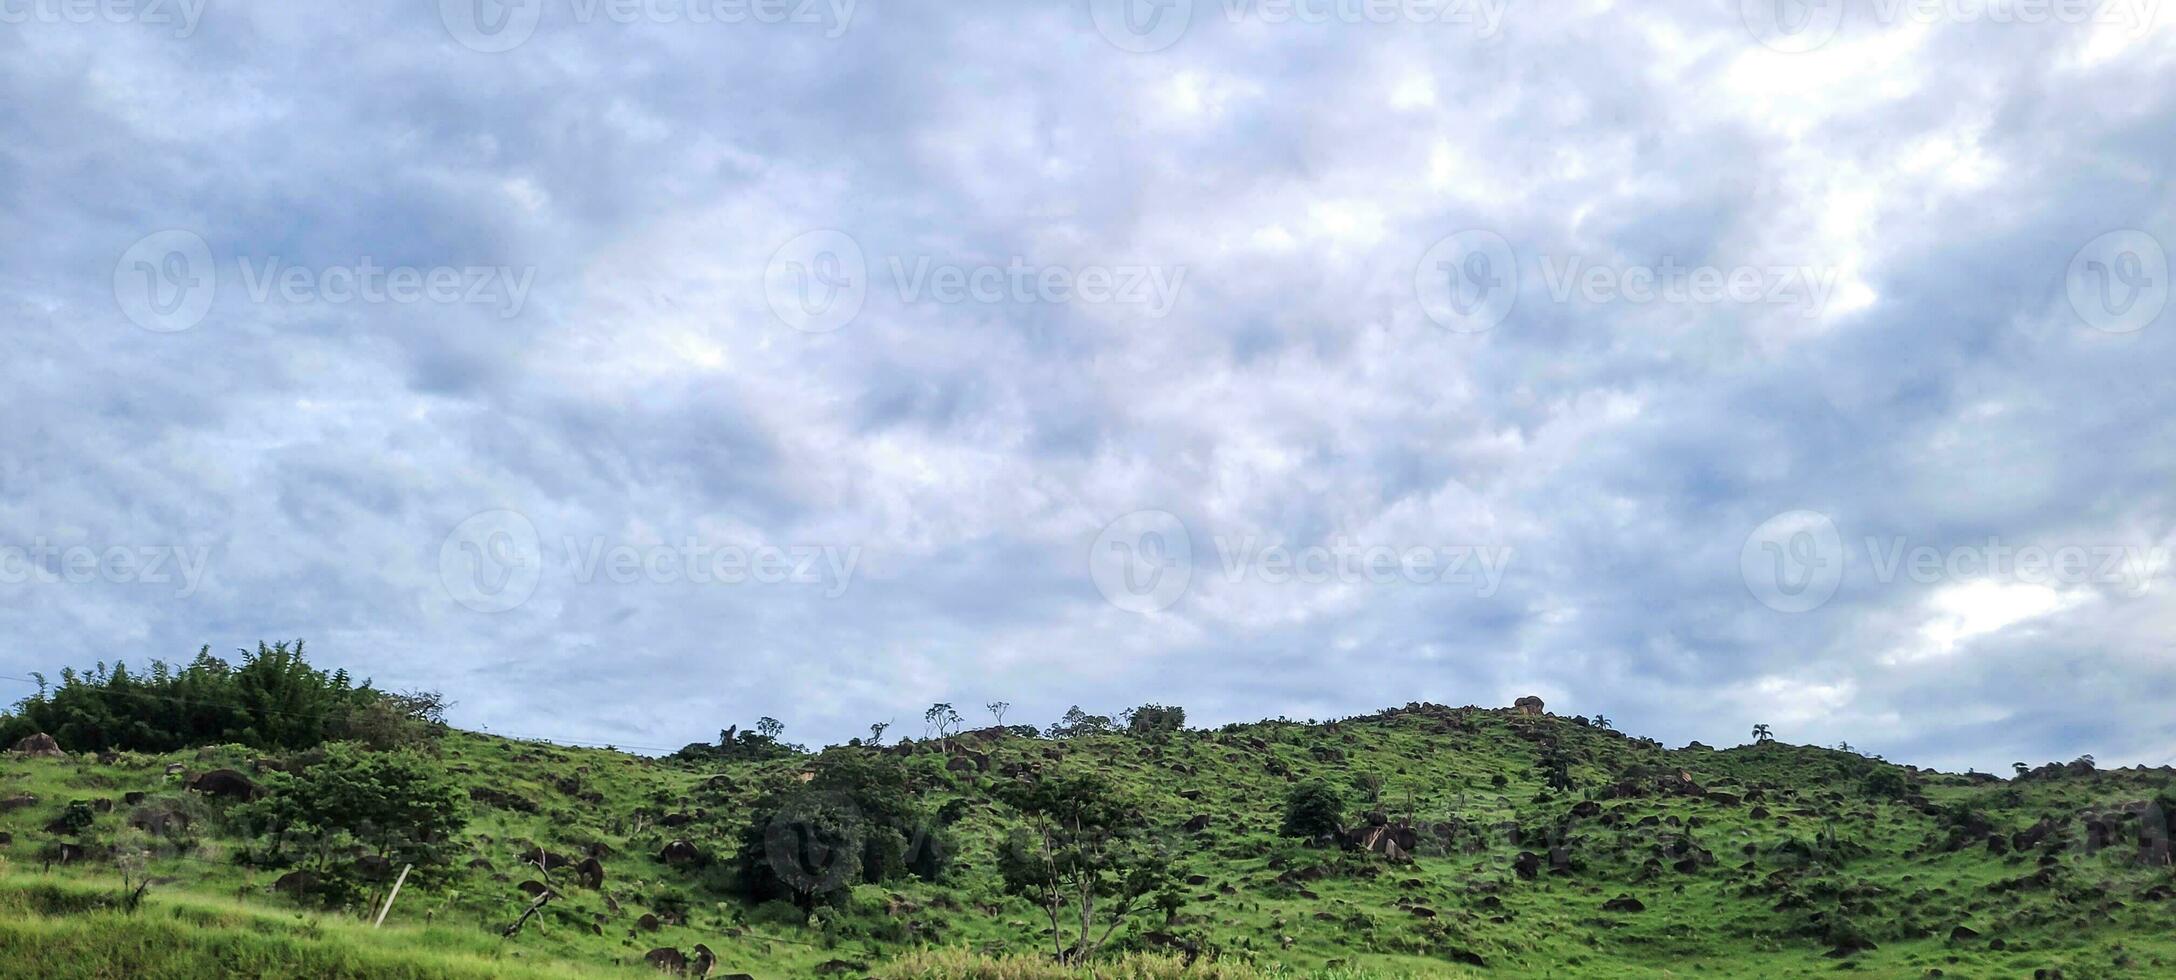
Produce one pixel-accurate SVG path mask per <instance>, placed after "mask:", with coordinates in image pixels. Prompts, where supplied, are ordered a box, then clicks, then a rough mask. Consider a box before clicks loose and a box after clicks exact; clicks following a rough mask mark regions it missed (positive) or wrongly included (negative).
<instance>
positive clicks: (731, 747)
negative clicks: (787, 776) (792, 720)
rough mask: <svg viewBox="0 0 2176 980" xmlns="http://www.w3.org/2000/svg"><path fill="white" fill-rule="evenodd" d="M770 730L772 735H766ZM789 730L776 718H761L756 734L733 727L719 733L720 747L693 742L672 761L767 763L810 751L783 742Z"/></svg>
mask: <svg viewBox="0 0 2176 980" xmlns="http://www.w3.org/2000/svg"><path fill="white" fill-rule="evenodd" d="M765 722H769V723H770V724H769V725H766V724H764V723H765ZM773 726H775V727H773ZM766 730H768V731H769V734H765V732H766ZM785 730H786V726H785V725H784V724H781V723H780V722H779V721H778V719H776V718H760V719H757V721H756V727H755V729H754V730H752V731H745V732H744V731H741V730H740V726H739V725H733V726H730V727H728V728H726V729H725V730H723V731H720V732H719V733H718V744H716V745H705V744H703V743H701V742H689V743H688V744H686V745H683V746H681V747H680V751H678V752H675V753H673V754H672V755H671V756H669V758H673V759H679V760H682V761H686V762H764V761H768V760H771V759H785V758H791V757H793V756H797V755H800V754H802V753H803V752H804V751H806V750H805V749H803V748H802V747H801V746H798V745H793V744H790V743H787V742H782V741H779V738H778V736H779V735H780V734H782V733H784V732H785Z"/></svg>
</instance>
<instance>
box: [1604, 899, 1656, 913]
mask: <svg viewBox="0 0 2176 980" xmlns="http://www.w3.org/2000/svg"><path fill="white" fill-rule="evenodd" d="M1602 911H1604V912H1645V911H1647V905H1646V903H1643V902H1641V901H1640V900H1639V899H1636V898H1633V897H1632V896H1630V895H1619V896H1617V897H1616V898H1612V899H1610V900H1609V901H1606V902H1603V903H1602Z"/></svg>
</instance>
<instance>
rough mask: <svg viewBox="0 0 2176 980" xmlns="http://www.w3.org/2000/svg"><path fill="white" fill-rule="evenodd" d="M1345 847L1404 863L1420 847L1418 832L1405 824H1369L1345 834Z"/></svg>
mask: <svg viewBox="0 0 2176 980" xmlns="http://www.w3.org/2000/svg"><path fill="white" fill-rule="evenodd" d="M1345 845H1346V846H1347V847H1350V848H1352V849H1353V850H1356V851H1372V852H1374V853H1376V854H1380V855H1382V856H1384V857H1386V858H1389V859H1390V860H1392V861H1406V860H1410V859H1411V858H1412V857H1413V850H1414V848H1417V847H1419V846H1420V831H1418V830H1416V829H1414V828H1413V827H1410V826H1408V825H1405V824H1397V825H1391V824H1387V823H1385V824H1370V825H1368V826H1365V827H1360V828H1357V829H1354V830H1349V831H1346V832H1345Z"/></svg>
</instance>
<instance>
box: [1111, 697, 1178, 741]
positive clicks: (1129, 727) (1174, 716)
mask: <svg viewBox="0 0 2176 980" xmlns="http://www.w3.org/2000/svg"><path fill="white" fill-rule="evenodd" d="M1125 719H1126V731H1128V732H1130V733H1132V734H1135V735H1165V734H1169V733H1171V732H1176V731H1178V730H1179V729H1181V728H1184V727H1186V709H1185V708H1180V707H1176V706H1174V707H1165V706H1164V705H1160V704H1144V705H1142V706H1140V707H1138V708H1133V709H1131V710H1128V711H1127V712H1126V713H1125Z"/></svg>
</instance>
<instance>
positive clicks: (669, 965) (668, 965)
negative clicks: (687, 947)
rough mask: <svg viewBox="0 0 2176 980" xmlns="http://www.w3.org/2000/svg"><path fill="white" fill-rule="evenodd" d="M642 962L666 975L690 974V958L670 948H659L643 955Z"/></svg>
mask: <svg viewBox="0 0 2176 980" xmlns="http://www.w3.org/2000/svg"><path fill="white" fill-rule="evenodd" d="M642 960H643V962H645V963H648V964H650V965H651V966H654V967H656V968H658V969H660V970H663V971H665V972H666V973H686V972H688V958H687V957H685V956H682V955H680V951H679V950H677V949H674V948H672V947H670V946H659V947H658V948H656V949H653V950H651V951H649V952H647V953H644V954H643V955H642Z"/></svg>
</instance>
